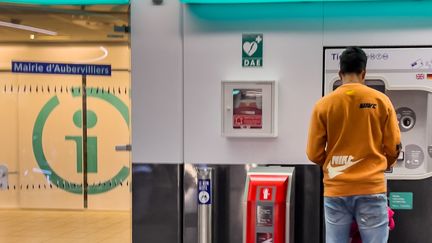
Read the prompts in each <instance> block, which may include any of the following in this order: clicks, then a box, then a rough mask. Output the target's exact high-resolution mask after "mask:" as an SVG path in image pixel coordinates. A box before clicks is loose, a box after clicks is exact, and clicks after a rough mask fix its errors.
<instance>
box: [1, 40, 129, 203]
mask: <svg viewBox="0 0 432 243" xmlns="http://www.w3.org/2000/svg"><path fill="white" fill-rule="evenodd" d="M3 48H4V49H5V50H7V51H6V52H5V53H15V56H13V55H11V56H8V55H4V56H2V58H1V59H0V62H3V63H7V62H8V60H7V59H9V60H10V59H12V58H13V60H23V59H24V60H25V59H27V58H29V57H32V60H36V61H47V62H49V61H51V62H71V59H72V58H73V59H74V60H83V59H84V58H89V57H91V56H87V54H88V52H87V50H91V49H92V47H91V46H87V47H84V48H82V49H80V48H76V47H71V48H69V47H68V46H62V45H59V46H56V45H54V47H51V48H49V47H47V46H38V47H35V46H33V47H32V48H30V47H28V46H25V45H22V46H20V45H16V46H10V45H9V46H8V47H7V48H6V47H5V46H0V50H2V49H3ZM117 48H118V51H117V53H116V51H113V52H110V48H109V47H107V49H108V56H110V55H117V58H116V57H115V56H114V57H110V58H108V59H107V60H109V59H111V60H117V61H114V65H113V69H114V70H117V71H113V75H112V76H111V77H88V80H87V95H88V98H87V107H88V110H89V111H90V113H92V114H94V116H93V117H94V119H93V120H92V121H94V126H89V128H88V137H89V138H92V139H93V140H92V141H93V142H89V144H91V145H93V147H91V148H89V154H91V155H93V156H94V158H95V164H96V165H97V169H95V170H93V171H92V172H91V173H89V175H88V182H89V184H90V189H89V190H90V193H89V199H88V205H89V208H90V209H104V210H128V209H130V207H131V205H130V204H131V196H130V191H131V188H130V183H131V176H130V153H129V152H117V151H115V146H116V145H124V144H129V143H130V128H129V127H130V126H129V119H130V111H129V110H130V85H129V83H130V73H129V68H128V62H126V64H124V63H121V61H120V62H119V60H122V59H123V60H128V57H127V56H128V55H129V48H128V47H127V46H123V47H119V46H115V47H114V49H117ZM41 49H42V50H41ZM94 49H96V50H98V49H99V46H95V48H94ZM21 50H28V52H26V51H23V52H21ZM20 52H21V53H22V54H21V55H25V56H20V55H16V53H20ZM80 52H81V53H82V55H80V54H79V53H80ZM51 53H54V54H53V56H51ZM59 53H60V54H62V55H64V57H65V59H67V61H65V60H62V59H60V56H61V55H59ZM33 54H38V55H37V56H32V55H33ZM69 54H70V55H69ZM93 54H99V55H100V53H98V52H96V53H93ZM56 55H59V56H58V59H56V57H55V56H56ZM125 56H126V57H125ZM93 57H94V55H93ZM27 60H28V59H27ZM107 60H103V61H102V62H104V63H109V61H108V62H107ZM3 67H4V66H3ZM123 68H124V70H123ZM50 105H52V106H53V107H54V108H53V109H52V110H51V111H48V110H46V108H47V107H49V106H50ZM0 106H1V107H2V115H1V116H2V121H1V124H2V125H1V126H0V134H1V137H2V141H1V143H2V144H0V145H1V153H0V164H4V165H6V166H7V167H8V169H9V172H10V174H9V176H8V177H9V183H8V187H7V188H4V189H3V190H0V208H5V207H17V208H58V209H82V208H83V195H82V184H83V181H82V172H81V171H79V169H78V167H79V165H78V162H79V158H80V153H79V151H81V149H82V147H81V146H80V142H79V141H81V140H80V139H81V138H82V128H81V127H80V124H79V123H80V122H79V121H78V122H77V121H76V120H75V119H76V116H77V114H81V112H82V111H81V109H82V97H81V77H80V76H73V75H43V74H42V75H41V74H12V73H10V71H8V70H7V68H4V70H3V71H2V72H0ZM119 106H120V107H123V110H125V111H126V113H125V114H121V112H120V111H119V109H118V107H119ZM41 119H42V120H44V119H45V123H44V124H43V123H40V121H41ZM89 120H90V119H89ZM41 124H43V128H42V129H41V130H40V131H42V132H38V131H39V130H38V127H40V125H41ZM38 141H40V144H41V145H40V146H38ZM89 141H90V140H89ZM91 145H89V146H91ZM42 154H43V157H44V158H43V157H41V155H42ZM45 163H46V164H48V166H49V167H48V168H47V166H46V165H45V166H44V164H45ZM122 168H125V169H124V170H125V171H124V174H125V175H126V177H124V178H122V179H120V177H116V174H117V173H118V172H119V171H120V170H121V169H122ZM55 174H57V175H58V176H59V177H56V176H55Z"/></svg>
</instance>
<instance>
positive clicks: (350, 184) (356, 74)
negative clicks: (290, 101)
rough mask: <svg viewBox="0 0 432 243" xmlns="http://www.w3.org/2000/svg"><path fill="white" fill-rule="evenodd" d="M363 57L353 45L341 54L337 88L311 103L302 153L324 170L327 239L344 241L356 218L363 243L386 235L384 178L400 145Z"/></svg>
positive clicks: (381, 242) (377, 242) (391, 110)
mask: <svg viewBox="0 0 432 243" xmlns="http://www.w3.org/2000/svg"><path fill="white" fill-rule="evenodd" d="M366 63H367V57H366V54H365V53H364V51H363V50H362V49H360V48H358V47H349V48H347V49H346V50H345V51H344V52H343V53H342V55H341V56H340V71H339V77H340V79H341V80H342V86H340V87H339V88H337V89H336V90H335V91H333V92H332V93H330V94H328V95H326V96H325V97H323V98H321V99H320V100H319V101H318V102H317V104H316V105H315V107H314V110H313V113H312V118H311V124H310V129H309V138H308V145H307V155H308V157H309V159H310V160H311V161H312V162H314V163H316V164H318V165H320V166H321V167H322V169H323V172H324V211H325V220H326V243H347V242H348V240H349V232H350V226H351V223H352V222H353V220H354V219H355V220H356V222H357V224H358V227H359V230H360V235H361V238H362V242H363V243H384V242H387V239H388V215H387V197H386V191H387V188H386V180H385V177H384V171H385V170H386V169H388V168H390V167H391V166H392V165H393V164H394V163H395V161H396V160H397V157H398V155H399V151H400V148H401V144H400V131H399V127H398V122H397V119H396V113H395V111H394V108H393V106H392V104H391V101H390V100H389V98H388V97H387V96H386V95H384V94H383V93H381V92H379V91H376V90H374V89H372V88H369V87H367V86H366V85H364V82H365V75H366Z"/></svg>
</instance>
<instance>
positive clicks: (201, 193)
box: [198, 179, 212, 205]
mask: <svg viewBox="0 0 432 243" xmlns="http://www.w3.org/2000/svg"><path fill="white" fill-rule="evenodd" d="M211 197H212V194H211V181H210V179H199V180H198V204H206V205H208V204H211V203H212V199H211Z"/></svg>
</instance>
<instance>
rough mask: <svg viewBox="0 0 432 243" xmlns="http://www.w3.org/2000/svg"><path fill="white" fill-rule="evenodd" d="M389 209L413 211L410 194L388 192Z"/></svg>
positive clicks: (411, 195) (411, 194)
mask: <svg viewBox="0 0 432 243" xmlns="http://www.w3.org/2000/svg"><path fill="white" fill-rule="evenodd" d="M389 199H390V208H391V209H401V210H412V209H413V193H412V192H390V198H389Z"/></svg>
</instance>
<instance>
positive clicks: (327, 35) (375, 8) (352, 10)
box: [323, 1, 432, 46]
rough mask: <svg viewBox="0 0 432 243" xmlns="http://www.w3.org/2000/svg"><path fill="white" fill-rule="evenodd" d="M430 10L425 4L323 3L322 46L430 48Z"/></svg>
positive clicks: (396, 2)
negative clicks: (415, 46) (422, 46)
mask: <svg viewBox="0 0 432 243" xmlns="http://www.w3.org/2000/svg"><path fill="white" fill-rule="evenodd" d="M431 7H432V3H430V2H428V1H416V2H412V1H407V2H398V1H395V2H385V1H384V2H347V3H325V4H324V31H323V33H324V45H326V46H347V45H362V46H371V45H372V46H377V45H384V46H391V45H430V44H431V43H432V27H431V25H430V23H431V21H432V13H431V11H430V9H431Z"/></svg>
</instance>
